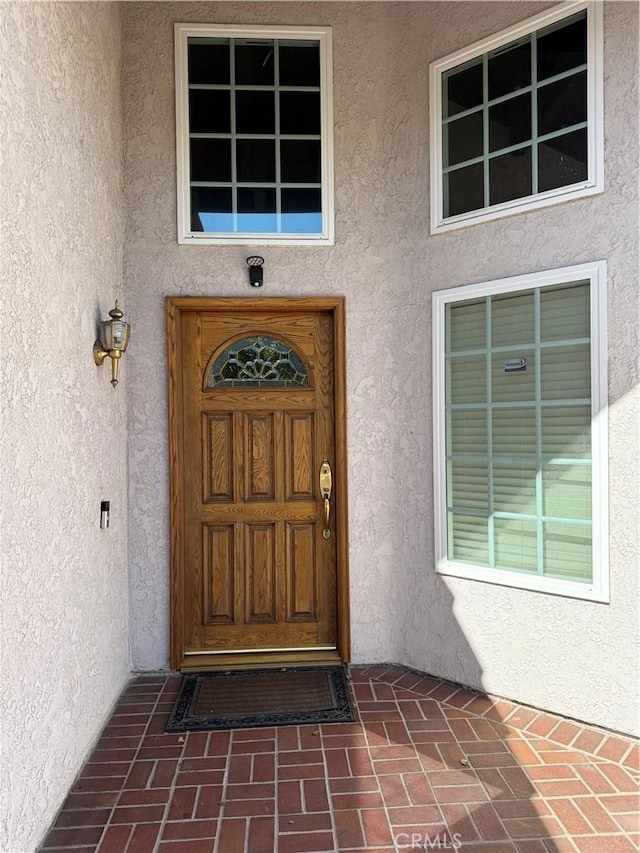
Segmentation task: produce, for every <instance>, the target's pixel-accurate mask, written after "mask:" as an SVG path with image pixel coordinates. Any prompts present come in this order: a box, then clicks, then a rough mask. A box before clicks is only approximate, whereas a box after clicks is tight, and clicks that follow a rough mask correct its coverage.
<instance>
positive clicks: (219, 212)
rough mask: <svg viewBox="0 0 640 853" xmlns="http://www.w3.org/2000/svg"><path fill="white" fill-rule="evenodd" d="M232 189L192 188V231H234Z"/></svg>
mask: <svg viewBox="0 0 640 853" xmlns="http://www.w3.org/2000/svg"><path fill="white" fill-rule="evenodd" d="M232 210H233V207H232V196H231V189H230V188H226V187H191V229H192V230H193V231H225V232H227V231H233V214H232Z"/></svg>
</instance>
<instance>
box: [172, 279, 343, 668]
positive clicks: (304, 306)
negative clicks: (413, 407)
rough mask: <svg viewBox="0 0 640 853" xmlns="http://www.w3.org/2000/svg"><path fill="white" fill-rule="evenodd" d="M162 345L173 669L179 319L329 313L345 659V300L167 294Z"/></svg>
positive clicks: (178, 551)
mask: <svg viewBox="0 0 640 853" xmlns="http://www.w3.org/2000/svg"><path fill="white" fill-rule="evenodd" d="M165 307H166V320H167V348H168V359H167V361H168V403H169V479H170V586H169V590H170V593H169V598H170V660H171V666H172V668H174V669H177V668H179V667H180V665H181V663H182V661H183V657H184V646H185V644H184V624H183V614H184V601H183V577H182V554H183V553H184V526H183V525H184V514H183V512H182V511H181V508H182V506H183V498H184V495H183V485H182V484H183V480H182V477H183V473H184V458H183V424H182V416H181V404H182V392H183V388H182V370H181V364H180V358H179V356H180V353H181V350H182V340H181V317H182V314H183V313H185V312H194V311H209V312H217V313H225V312H229V313H231V312H234V313H238V312H246V313H247V314H251V315H252V316H255V317H258V316H259V315H260V314H261V313H273V312H274V311H275V312H281V313H294V312H300V311H310V312H324V313H329V312H330V313H331V314H332V316H333V340H334V420H335V451H336V458H335V461H334V478H335V483H336V492H337V494H339V495H340V501H339V502H338V505H337V510H338V511H337V512H336V515H335V531H336V540H337V541H336V563H337V564H336V607H337V624H336V628H337V634H338V636H337V651H338V653H339V655H340V659H341V660H342V661H343V662H345V663H346V662H348V661H349V660H350V658H351V636H350V619H349V563H348V561H349V541H348V533H349V531H348V515H347V507H348V492H347V413H346V399H347V398H346V353H345V300H344V297H343V296H315V297H263V298H260V299H255V298H249V297H224V296H167V297H166V299H165Z"/></svg>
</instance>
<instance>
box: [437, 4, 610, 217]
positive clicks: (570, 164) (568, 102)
mask: <svg viewBox="0 0 640 853" xmlns="http://www.w3.org/2000/svg"><path fill="white" fill-rule="evenodd" d="M601 7H602V4H596V3H586V2H574V3H568V4H563V5H562V6H561V7H556V9H554V10H551V11H550V12H548V13H544V14H543V15H539V16H537V17H536V18H533V19H530V20H529V21H526V22H524V23H523V24H520V25H519V26H517V27H513V28H510V29H509V30H506V31H504V32H502V33H500V34H498V35H497V36H495V37H493V38H490V39H486V40H484V41H483V42H481V43H478V44H476V45H473V46H472V47H470V48H467V49H465V50H463V51H459V52H458V53H456V54H454V55H452V56H449V57H446V58H445V59H442V60H439V61H438V62H435V63H433V64H432V66H431V122H432V152H431V153H432V231H433V232H434V233H437V232H438V231H444V230H447V229H449V228H452V227H460V226H462V225H466V224H473V223H475V222H480V221H483V220H486V219H492V218H496V217H499V216H506V215H508V214H511V213H516V212H518V211H521V210H523V209H529V208H531V207H540V206H542V205H547V204H553V203H557V202H560V201H567V200H569V199H571V198H576V197H580V196H584V195H590V194H592V193H594V192H600V191H601V190H602V187H603V181H602V171H603V163H602V60H601V54H602V8H601Z"/></svg>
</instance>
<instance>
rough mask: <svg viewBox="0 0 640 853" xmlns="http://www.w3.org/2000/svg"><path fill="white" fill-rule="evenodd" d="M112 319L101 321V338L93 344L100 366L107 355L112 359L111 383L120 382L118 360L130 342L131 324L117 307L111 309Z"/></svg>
mask: <svg viewBox="0 0 640 853" xmlns="http://www.w3.org/2000/svg"><path fill="white" fill-rule="evenodd" d="M109 316H110V317H111V319H110V320H103V322H102V323H100V331H99V332H98V335H99V338H98V340H97V341H96V342H95V344H94V345H93V360H94V361H95V363H96V364H97V365H98V366H100V365H101V364H102V362H103V361H104V360H105V358H106V357H107V356H109V358H110V359H111V384H112V385H113V387H114V388H115V387H116V385H117V384H118V362H119V361H120V359H121V358H122V354H123V352H125V350H126V349H127V344H128V343H129V334H130V332H131V326H130V325H129V324H128V323H125V322H124V320H123V319H122V318H123V317H124V314H123V313H122V311H121V310H120V309H119V308H118V302H117V300H116V307H115V308H112V309H111V311H109Z"/></svg>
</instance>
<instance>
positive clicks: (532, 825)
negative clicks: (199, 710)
mask: <svg viewBox="0 0 640 853" xmlns="http://www.w3.org/2000/svg"><path fill="white" fill-rule="evenodd" d="M351 680H352V687H353V691H354V694H355V707H356V714H357V718H358V721H357V722H355V723H350V724H344V723H343V724H330V725H321V726H289V727H283V728H279V729H273V728H268V729H244V730H235V731H233V732H210V733H201V732H198V733H193V732H191V733H188V734H185V735H177V734H165V733H164V727H165V725H166V721H167V718H168V715H169V712H170V710H171V708H172V706H173V702H174V699H175V696H176V694H177V690H178V687H179V684H180V679H179V678H177V677H175V676H173V675H169V676H164V675H159V676H142V677H139V678H136V679H135V680H134V681H132V682H131V684H130V685H129V686H128V687H127V689H126V690H125V692H124V693H123V695H122V697H121V699H120V701H119V703H118V706H117V708H116V709H115V712H114V714H113V716H112V718H111V719H110V721H109V723H108V725H107V726H106V728H105V730H104V732H103V733H102V736H101V738H100V740H99V742H98V743H97V745H96V749H95V751H94V753H93V754H92V756H91V758H90V759H89V762H88V763H87V764H86V766H85V767H84V769H83V771H82V774H81V776H80V778H79V779H78V781H77V782H76V784H75V785H74V787H73V789H72V791H71V793H70V794H69V797H68V799H67V801H66V803H65V805H64V808H63V810H62V811H61V812H60V814H59V816H58V819H57V821H56V823H55V826H54V827H53V829H52V830H51V831H50V832H49V834H48V836H47V838H46V839H45V842H44V844H43V846H42V847H41V848H40V849H41V850H43V851H44V850H46V851H47V853H52V851H63V850H65V851H71V850H73V851H74V853H93V851H98V853H244V851H250V853H276V851H277V853H298V851H300V853H303V851H307V853H321V851H344V853H346V851H370V853H374V851H396V850H411V849H413V850H427V851H429V850H449V851H452V850H454V849H456V848H457V847H459V848H460V849H461V850H462V851H463V853H480V851H482V853H565V851H572V853H576V851H578V853H623V851H637V850H638V849H639V847H640V823H639V808H638V807H639V797H638V790H639V789H638V779H639V771H640V766H639V754H638V745H637V742H636V741H633V740H631V739H629V738H625V737H621V736H618V735H614V734H611V733H610V732H606V731H602V730H600V729H596V728H594V727H589V726H583V725H580V724H578V723H575V722H571V721H568V720H565V719H563V718H561V717H555V716H552V715H549V714H544V713H540V712H538V711H536V710H534V709H531V708H527V707H524V706H521V705H517V704H514V703H511V702H505V701H502V700H494V699H492V698H491V697H488V696H485V695H484V694H479V693H474V692H471V691H469V690H466V689H463V688H460V687H457V686H456V685H453V684H450V683H447V682H442V681H438V680H437V679H433V678H430V677H428V676H423V675H421V674H420V673H417V672H414V671H412V670H407V669H405V668H403V667H397V666H384V665H383V666H370V667H356V668H352V669H351Z"/></svg>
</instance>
